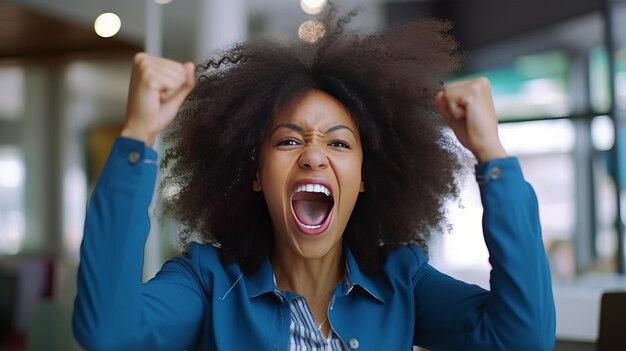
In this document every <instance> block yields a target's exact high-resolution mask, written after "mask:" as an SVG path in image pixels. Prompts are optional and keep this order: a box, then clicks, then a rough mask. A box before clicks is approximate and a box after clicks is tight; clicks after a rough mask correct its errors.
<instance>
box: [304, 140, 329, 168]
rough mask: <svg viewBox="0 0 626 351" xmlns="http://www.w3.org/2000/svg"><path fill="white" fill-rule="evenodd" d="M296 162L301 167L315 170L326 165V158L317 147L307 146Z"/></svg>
mask: <svg viewBox="0 0 626 351" xmlns="http://www.w3.org/2000/svg"><path fill="white" fill-rule="evenodd" d="M298 164H299V165H300V167H301V168H304V169H310V170H313V171H315V170H320V169H325V168H326V167H328V158H327V157H326V154H325V153H324V151H322V150H320V148H319V147H317V146H308V147H306V148H305V149H304V150H303V151H302V154H301V155H300V159H299V160H298Z"/></svg>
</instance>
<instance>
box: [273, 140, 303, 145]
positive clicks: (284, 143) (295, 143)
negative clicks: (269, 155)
mask: <svg viewBox="0 0 626 351" xmlns="http://www.w3.org/2000/svg"><path fill="white" fill-rule="evenodd" d="M296 145H300V143H299V142H298V141H297V140H295V139H284V140H281V141H279V142H278V143H277V144H276V146H296Z"/></svg>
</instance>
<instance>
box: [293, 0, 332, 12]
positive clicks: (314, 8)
mask: <svg viewBox="0 0 626 351" xmlns="http://www.w3.org/2000/svg"><path fill="white" fill-rule="evenodd" d="M326 1H327V0H300V7H301V8H302V11H304V12H306V13H308V14H309V15H317V14H318V13H320V12H321V11H322V8H324V6H325V5H326Z"/></svg>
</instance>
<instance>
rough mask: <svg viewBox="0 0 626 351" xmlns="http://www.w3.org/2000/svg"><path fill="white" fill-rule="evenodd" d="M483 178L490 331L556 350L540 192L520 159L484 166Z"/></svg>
mask: <svg viewBox="0 0 626 351" xmlns="http://www.w3.org/2000/svg"><path fill="white" fill-rule="evenodd" d="M477 179H478V180H479V183H480V191H481V198H482V203H483V207H484V214H483V231H484V235H485V242H486V244H487V248H488V249H489V254H490V258H489V261H490V263H491V266H492V271H491V279H490V282H491V294H489V297H488V298H487V303H486V315H487V316H488V319H489V321H488V322H485V323H487V324H488V325H486V327H488V328H491V330H488V331H490V332H493V333H495V335H494V337H497V338H498V339H499V340H501V341H502V342H504V343H509V342H510V343H516V342H517V343H519V342H520V341H524V342H536V343H537V344H536V345H535V346H532V345H528V344H527V345H525V347H528V349H545V348H550V347H551V346H552V345H551V344H552V343H553V342H554V329H555V322H554V321H555V316H554V301H553V296H552V287H551V281H550V270H549V266H548V262H547V258H546V255H545V250H544V248H543V243H542V238H541V226H540V223H539V214H538V208H537V199H536V196H535V193H534V191H533V189H532V187H531V186H530V185H529V184H528V183H526V182H525V180H524V179H523V176H522V172H521V170H520V169H519V164H518V161H517V159H515V158H507V159H499V160H496V161H494V162H489V163H487V164H484V165H481V167H478V169H477Z"/></svg>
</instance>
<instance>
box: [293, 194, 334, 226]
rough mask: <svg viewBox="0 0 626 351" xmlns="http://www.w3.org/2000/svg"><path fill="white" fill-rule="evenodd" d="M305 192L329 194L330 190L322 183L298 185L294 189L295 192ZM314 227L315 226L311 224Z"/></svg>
mask: <svg viewBox="0 0 626 351" xmlns="http://www.w3.org/2000/svg"><path fill="white" fill-rule="evenodd" d="M300 192H307V193H322V194H324V195H326V196H330V190H328V188H327V187H325V186H323V185H322V184H306V185H300V186H299V187H298V188H297V189H296V193H300ZM313 227H315V226H313Z"/></svg>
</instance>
